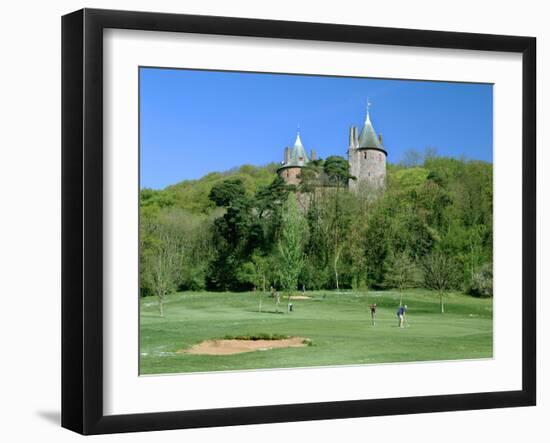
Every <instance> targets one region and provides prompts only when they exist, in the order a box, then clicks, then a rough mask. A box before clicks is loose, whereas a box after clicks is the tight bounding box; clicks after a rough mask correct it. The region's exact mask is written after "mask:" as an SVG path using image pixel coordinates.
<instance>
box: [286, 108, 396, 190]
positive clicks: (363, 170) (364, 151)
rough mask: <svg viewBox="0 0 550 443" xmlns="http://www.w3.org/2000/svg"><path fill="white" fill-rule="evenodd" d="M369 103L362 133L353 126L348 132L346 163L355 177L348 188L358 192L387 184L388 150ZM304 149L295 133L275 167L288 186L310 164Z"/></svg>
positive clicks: (380, 187) (295, 180) (380, 188)
mask: <svg viewBox="0 0 550 443" xmlns="http://www.w3.org/2000/svg"><path fill="white" fill-rule="evenodd" d="M369 107H370V103H369V104H368V106H367V116H366V118H365V124H364V125H363V129H362V130H361V133H360V134H359V135H358V134H357V133H358V131H357V127H356V126H352V127H351V128H350V131H349V148H348V162H349V165H350V174H351V175H353V176H354V177H356V178H357V179H356V180H350V182H349V188H350V190H352V191H354V192H357V191H358V190H359V189H362V188H366V189H370V190H372V191H378V190H382V189H384V187H385V184H386V157H387V152H386V149H385V148H384V145H383V142H382V134H379V135H377V134H376V131H375V130H374V127H373V126H372V123H371V120H370V112H369ZM315 159H316V156H315V151H313V150H312V151H311V160H315ZM309 161H310V160H309V158H308V156H307V153H306V150H305V148H304V146H303V145H302V141H301V139H300V132H298V134H297V136H296V141H295V142H294V146H293V147H291V148H290V147H286V148H285V156H284V160H283V162H282V163H281V166H280V167H279V168H278V169H277V173H278V174H279V175H280V176H281V177H282V178H283V179H284V180H285V182H287V183H288V184H290V185H298V184H299V183H300V179H299V178H298V176H299V175H300V171H301V170H302V168H303V167H304V166H305V165H306V164H307V163H309Z"/></svg>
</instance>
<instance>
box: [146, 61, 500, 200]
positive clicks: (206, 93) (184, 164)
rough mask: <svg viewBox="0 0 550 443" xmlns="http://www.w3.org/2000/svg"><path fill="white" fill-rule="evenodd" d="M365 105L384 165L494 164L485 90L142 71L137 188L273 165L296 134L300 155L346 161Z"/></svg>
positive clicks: (357, 80)
mask: <svg viewBox="0 0 550 443" xmlns="http://www.w3.org/2000/svg"><path fill="white" fill-rule="evenodd" d="M367 97H368V98H369V100H370V102H371V103H372V106H371V111H370V115H371V121H372V123H373V126H374V128H375V130H376V131H377V132H382V133H383V138H384V145H385V147H386V149H387V151H388V160H389V161H390V162H394V163H395V162H398V161H399V160H400V159H401V158H402V156H403V153H404V152H406V151H407V150H409V149H416V150H419V151H423V150H424V149H425V148H427V147H431V148H436V149H437V152H438V154H439V155H445V156H453V157H459V156H461V155H463V156H465V157H466V158H469V159H480V160H485V161H489V162H492V156H493V154H492V153H493V88H492V85H487V84H469V83H445V82H426V81H409V80H384V79H367V78H342V77H320V76H299V75H281V74H253V73H233V72H212V71H196V70H179V69H155V68H141V69H140V143H141V146H140V150H141V171H140V173H141V184H140V185H141V187H142V188H143V187H150V188H154V189H161V188H164V187H165V186H167V185H170V184H174V183H177V182H179V181H182V180H187V179H196V178H200V177H202V176H203V175H205V174H207V173H209V172H212V171H225V170H228V169H231V168H232V167H235V166H240V165H243V164H253V165H265V164H267V163H270V162H273V161H276V162H279V161H281V160H282V159H283V151H284V148H285V146H289V145H292V144H293V143H294V139H295V137H296V129H297V126H298V125H299V126H300V134H301V139H302V142H303V144H304V146H305V148H306V150H307V151H308V154H309V152H310V150H311V149H312V148H313V149H315V150H316V151H317V154H318V156H320V157H327V156H328V155H342V156H346V153H347V146H348V133H349V127H350V126H351V125H357V126H359V128H361V127H362V124H363V121H364V119H365V109H366V102H367Z"/></svg>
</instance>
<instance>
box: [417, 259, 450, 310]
mask: <svg viewBox="0 0 550 443" xmlns="http://www.w3.org/2000/svg"><path fill="white" fill-rule="evenodd" d="M422 270H423V274H424V275H423V276H424V285H425V286H426V287H427V288H429V289H433V290H434V291H437V293H438V294H439V307H440V309H441V313H442V314H443V313H445V306H444V303H443V294H444V293H445V291H448V290H449V289H451V288H453V286H454V285H455V281H456V270H457V263H456V261H455V260H454V259H453V258H452V257H449V256H448V255H447V254H443V253H441V252H432V253H431V254H430V255H428V256H426V257H425V258H424V259H423V260H422Z"/></svg>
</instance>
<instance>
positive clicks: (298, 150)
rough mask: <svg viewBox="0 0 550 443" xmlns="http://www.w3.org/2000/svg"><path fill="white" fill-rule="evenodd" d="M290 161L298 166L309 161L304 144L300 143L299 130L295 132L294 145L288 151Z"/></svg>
mask: <svg viewBox="0 0 550 443" xmlns="http://www.w3.org/2000/svg"><path fill="white" fill-rule="evenodd" d="M290 162H291V163H293V164H295V165H298V166H303V165H305V164H306V163H307V162H309V158H308V157H307V153H306V150H305V148H304V145H302V140H301V139H300V132H298V133H297V134H296V141H295V142H294V146H293V147H292V150H291V152H290Z"/></svg>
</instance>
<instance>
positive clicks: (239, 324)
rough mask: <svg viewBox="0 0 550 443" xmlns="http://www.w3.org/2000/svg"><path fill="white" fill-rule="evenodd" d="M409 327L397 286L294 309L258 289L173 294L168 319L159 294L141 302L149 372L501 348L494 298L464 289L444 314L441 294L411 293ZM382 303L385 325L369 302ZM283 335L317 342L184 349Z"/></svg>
mask: <svg viewBox="0 0 550 443" xmlns="http://www.w3.org/2000/svg"><path fill="white" fill-rule="evenodd" d="M404 294H405V295H404V303H405V304H407V305H408V308H409V309H408V311H407V319H408V325H407V327H405V328H403V329H400V328H398V327H397V317H396V310H397V307H398V305H399V293H398V292H397V291H368V292H367V291H365V292H352V291H346V292H342V293H340V294H337V293H335V292H331V291H315V292H308V293H306V295H308V296H309V297H311V298H310V299H307V300H293V302H292V303H293V305H294V312H291V313H290V314H287V313H286V299H283V300H281V304H280V306H279V311H280V313H276V312H275V301H274V299H273V298H270V297H268V296H265V297H264V298H263V312H261V313H260V312H258V295H259V294H258V293H251V292H247V293H229V292H227V293H209V292H197V293H193V292H182V293H177V294H173V295H171V296H169V297H167V299H166V303H165V318H160V317H159V314H158V302H157V299H156V298H154V297H146V298H143V299H141V331H140V340H141V350H140V352H141V356H140V372H141V374H163V373H177V372H200V371H227V370H241V369H256V368H285V367H305V366H332V365H341V364H372V363H387V362H404V361H427V360H454V359H472V358H490V357H492V352H493V321H492V312H493V309H492V300H491V299H477V298H473V297H470V296H466V295H462V294H450V295H448V296H447V297H446V310H447V312H446V313H445V314H440V313H439V299H438V297H437V294H436V293H434V292H432V291H427V290H420V289H418V290H412V291H407V292H405V293H404ZM374 302H375V303H377V306H378V311H377V322H376V326H375V327H373V326H372V325H371V321H370V312H369V309H368V305H369V303H374ZM262 334H274V335H275V334H277V335H284V336H298V337H304V338H308V339H310V340H311V345H310V346H306V347H303V348H286V349H273V350H267V351H254V352H247V353H242V354H235V355H191V354H184V353H177V351H178V350H181V349H185V348H188V347H190V346H192V345H194V344H197V343H200V342H201V341H203V340H208V339H214V338H224V337H226V336H245V335H249V336H257V335H262Z"/></svg>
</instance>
